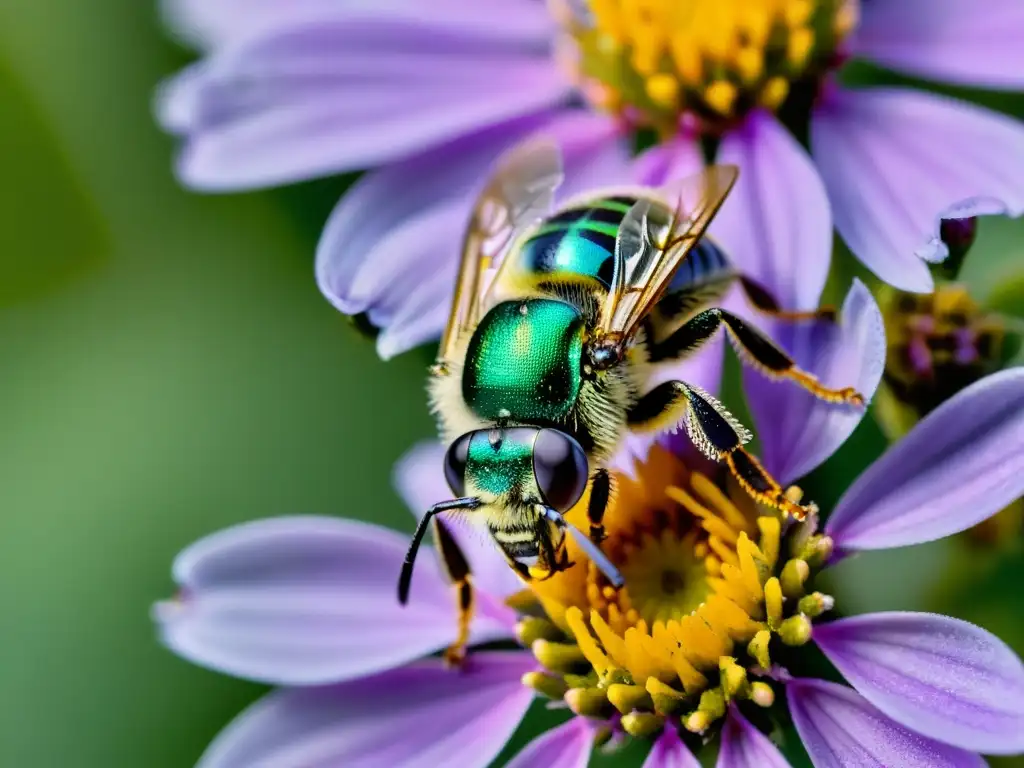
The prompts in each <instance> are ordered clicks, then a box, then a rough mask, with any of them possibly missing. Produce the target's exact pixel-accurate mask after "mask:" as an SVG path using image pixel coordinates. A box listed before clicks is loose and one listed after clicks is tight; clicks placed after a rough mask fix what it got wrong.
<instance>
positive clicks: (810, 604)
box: [797, 592, 836, 619]
mask: <svg viewBox="0 0 1024 768" xmlns="http://www.w3.org/2000/svg"><path fill="white" fill-rule="evenodd" d="M835 604H836V601H835V599H834V598H833V597H832V596H831V595H825V594H822V593H821V592H812V593H811V594H809V595H804V596H803V597H801V598H800V602H799V603H797V610H798V611H800V613H803V614H806V615H808V616H810V617H811V618H812V619H815V618H817V617H818V616H821V614H823V613H826V612H828V611H831V610H832V608H833V607H834V606H835Z"/></svg>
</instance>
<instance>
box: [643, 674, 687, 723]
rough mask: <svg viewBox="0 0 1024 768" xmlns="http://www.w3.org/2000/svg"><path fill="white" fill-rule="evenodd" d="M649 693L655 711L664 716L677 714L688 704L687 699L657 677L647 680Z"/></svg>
mask: <svg viewBox="0 0 1024 768" xmlns="http://www.w3.org/2000/svg"><path fill="white" fill-rule="evenodd" d="M647 692H648V693H649V694H650V695H651V701H652V702H654V711H655V712H660V713H661V714H663V715H672V714H675V713H676V712H678V711H680V710H681V709H682V708H683V705H684V704H685V703H686V697H685V696H684V695H683V694H682V693H680V692H679V691H677V690H676V689H675V688H673V687H672V686H670V685H668V684H667V683H663V682H662V681H661V680H659V679H658V678H656V677H649V678H647Z"/></svg>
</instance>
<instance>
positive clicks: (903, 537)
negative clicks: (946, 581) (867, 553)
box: [825, 368, 1024, 549]
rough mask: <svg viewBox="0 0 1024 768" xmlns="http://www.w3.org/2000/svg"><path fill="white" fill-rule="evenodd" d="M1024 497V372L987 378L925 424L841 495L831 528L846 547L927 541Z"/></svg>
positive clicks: (828, 526) (838, 542) (963, 527)
mask: <svg viewBox="0 0 1024 768" xmlns="http://www.w3.org/2000/svg"><path fill="white" fill-rule="evenodd" d="M1021 495H1024V368H1011V369H1007V370H1005V371H1000V372H999V373H995V374H992V375H991V376H986V377H985V378H984V379H982V380H981V381H978V382H975V383H974V384H972V385H971V386H969V387H967V388H966V389H964V390H962V391H961V392H959V393H958V394H957V395H955V396H954V397H952V398H951V399H949V400H947V401H946V402H945V403H943V404H942V405H941V406H939V407H938V408H937V409H936V410H934V411H932V412H931V413H930V414H929V415H928V416H926V417H925V418H924V419H923V420H922V421H920V422H919V423H918V424H917V425H916V426H915V427H914V428H913V429H912V430H911V431H910V433H909V434H907V435H906V437H904V438H903V439H902V440H900V441H899V442H898V443H896V444H895V445H893V446H892V447H891V448H889V450H887V451H886V452H885V453H884V454H883V455H882V457H881V458H879V459H878V460H877V461H875V462H874V464H872V465H871V466H870V467H868V469H867V470H866V471H865V472H864V473H863V474H862V475H861V476H860V477H859V478H857V480H855V481H854V483H853V485H851V486H850V488H849V489H848V490H847V491H846V493H845V494H843V497H842V498H841V499H840V500H839V503H838V504H837V505H836V508H835V510H834V511H833V512H832V514H831V516H830V517H829V519H828V522H827V524H826V526H825V530H826V532H827V533H828V534H829V535H830V536H831V537H832V538H833V540H834V541H835V543H836V545H837V546H838V547H840V548H844V549H886V548H890V547H902V546H907V545H910V544H921V543H923V542H926V541H933V540H935V539H940V538H943V537H945V536H950V535H952V534H954V533H957V532H959V531H963V530H966V529H967V528H970V527H971V526H973V525H975V524H976V523H979V522H981V521H982V520H985V519H986V518H988V517H990V516H991V515H993V514H995V513H996V512H998V511H999V510H1000V509H1002V508H1003V507H1005V506H1006V505H1007V504H1009V503H1010V502H1011V501H1013V500H1014V499H1017V498H1019V497H1020V496H1021Z"/></svg>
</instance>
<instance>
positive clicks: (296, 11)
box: [159, 0, 409, 49]
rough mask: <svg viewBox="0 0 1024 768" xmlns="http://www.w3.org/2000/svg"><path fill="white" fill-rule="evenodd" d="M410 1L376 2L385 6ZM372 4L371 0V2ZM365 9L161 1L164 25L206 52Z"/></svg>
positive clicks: (298, 1)
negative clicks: (344, 11) (346, 10)
mask: <svg viewBox="0 0 1024 768" xmlns="http://www.w3.org/2000/svg"><path fill="white" fill-rule="evenodd" d="M403 1H404V2H406V3H407V2H408V1H409V0H373V2H379V3H381V4H385V3H389V2H394V3H395V4H397V3H399V2H403ZM367 2H369V0H367ZM345 5H347V6H352V7H353V8H357V7H360V5H362V6H365V5H366V2H362V3H361V2H360V1H359V0H347V2H346V3H344V4H343V3H339V2H338V1H337V0H289V2H287V3H282V2H280V0H161V1H160V3H159V6H160V13H161V17H162V19H163V22H164V24H166V25H167V26H168V28H169V29H170V30H171V31H172V32H173V33H175V34H176V35H177V36H178V37H180V38H181V39H182V40H183V41H185V42H188V43H191V44H193V45H196V46H197V47H199V48H202V49H211V48H216V47H217V46H221V45H227V44H229V43H230V42H232V41H233V40H238V39H241V38H244V37H247V36H250V35H253V34H254V33H257V32H259V31H263V32H266V31H273V30H275V29H281V28H283V27H286V26H288V25H291V24H295V23H299V22H301V21H313V20H317V19H327V18H331V17H332V15H333V16H338V15H339V9H340V8H341V7H342V6H345Z"/></svg>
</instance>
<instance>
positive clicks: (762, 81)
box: [551, 0, 858, 133]
mask: <svg viewBox="0 0 1024 768" xmlns="http://www.w3.org/2000/svg"><path fill="white" fill-rule="evenodd" d="M551 7H552V9H553V11H554V13H555V16H556V18H557V19H558V20H559V22H560V23H561V24H562V26H563V27H564V28H565V29H566V31H567V33H568V35H569V37H570V38H571V39H572V41H573V42H574V43H575V49H576V53H577V55H576V56H575V58H574V62H575V71H576V74H577V75H578V76H579V78H580V85H581V89H582V90H583V92H584V93H585V94H586V95H588V96H589V97H590V98H591V100H592V101H594V102H595V103H596V104H597V106H599V107H602V108H605V109H609V110H612V111H615V112H619V113H623V112H629V113H630V116H631V117H632V118H633V119H635V120H636V121H637V122H640V123H642V124H647V125H650V126H653V127H655V128H657V129H659V130H661V131H662V132H667V133H672V132H674V131H675V130H677V127H678V124H679V120H680V118H681V117H683V116H686V115H689V116H691V117H693V118H695V119H696V120H697V122H698V125H699V126H700V127H701V128H702V129H704V130H720V129H722V128H724V127H727V126H728V125H729V124H730V123H731V122H733V121H735V120H736V119H738V118H741V117H742V116H743V115H744V114H745V113H746V112H747V111H749V110H750V109H752V108H754V107H757V106H763V107H767V108H769V109H775V108H777V107H779V106H780V105H781V104H782V103H783V102H784V101H785V99H786V97H787V96H788V95H789V93H790V90H791V88H792V87H793V85H794V84H797V83H804V82H808V81H813V80H814V79H815V78H817V77H818V76H820V74H821V73H822V72H824V71H825V70H826V69H827V68H828V67H829V66H830V65H831V64H832V63H833V62H834V61H835V57H836V53H837V52H838V50H839V47H840V44H841V43H842V41H843V39H844V38H845V37H846V35H847V34H849V32H850V31H851V30H852V29H853V27H854V26H855V24H856V21H857V10H858V5H857V0H590V2H589V3H585V4H584V3H580V2H570V0H552V2H551ZM584 8H585V9H586V10H583V9H584Z"/></svg>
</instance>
